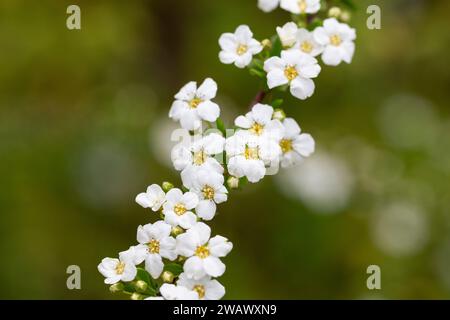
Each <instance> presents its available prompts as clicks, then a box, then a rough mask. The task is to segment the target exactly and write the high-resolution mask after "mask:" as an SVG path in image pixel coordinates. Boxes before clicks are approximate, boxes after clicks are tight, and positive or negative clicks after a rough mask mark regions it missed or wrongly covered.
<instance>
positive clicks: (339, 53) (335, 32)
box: [314, 18, 356, 66]
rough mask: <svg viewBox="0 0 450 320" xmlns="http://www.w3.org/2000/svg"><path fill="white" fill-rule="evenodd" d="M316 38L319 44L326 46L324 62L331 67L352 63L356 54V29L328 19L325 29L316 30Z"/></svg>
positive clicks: (324, 25) (324, 24)
mask: <svg viewBox="0 0 450 320" xmlns="http://www.w3.org/2000/svg"><path fill="white" fill-rule="evenodd" d="M314 38H315V39H316V41H317V42H318V43H320V44H321V45H323V46H325V49H324V51H323V54H322V60H323V62H324V63H325V64H327V65H330V66H337V65H339V64H340V63H341V62H342V61H345V62H346V63H350V62H352V59H353V54H354V53H355V44H354V42H353V41H354V40H355V39H356V31H355V29H352V28H350V27H349V26H348V25H347V24H345V23H339V22H338V21H337V20H336V19H335V18H330V19H326V20H325V21H324V22H323V27H318V28H316V29H315V30H314Z"/></svg>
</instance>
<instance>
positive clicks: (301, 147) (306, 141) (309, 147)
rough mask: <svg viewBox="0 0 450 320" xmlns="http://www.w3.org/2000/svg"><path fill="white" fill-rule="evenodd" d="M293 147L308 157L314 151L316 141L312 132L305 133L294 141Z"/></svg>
mask: <svg viewBox="0 0 450 320" xmlns="http://www.w3.org/2000/svg"><path fill="white" fill-rule="evenodd" d="M293 147H294V150H295V151H297V152H298V153H299V154H300V155H302V156H303V157H308V156H310V155H311V154H312V153H313V152H314V149H315V142H314V139H313V137H311V135H310V134H307V133H304V134H301V135H300V136H299V137H298V138H297V139H296V140H295V141H294V144H293Z"/></svg>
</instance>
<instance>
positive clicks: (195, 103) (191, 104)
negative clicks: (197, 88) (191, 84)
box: [189, 97, 203, 109]
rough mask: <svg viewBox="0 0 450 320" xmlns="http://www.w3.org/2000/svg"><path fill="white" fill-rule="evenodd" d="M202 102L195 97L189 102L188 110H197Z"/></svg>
mask: <svg viewBox="0 0 450 320" xmlns="http://www.w3.org/2000/svg"><path fill="white" fill-rule="evenodd" d="M202 102H203V100H202V99H200V98H197V97H195V98H194V99H192V100H191V101H189V108H191V109H195V108H197V107H198V105H199V104H200V103H202Z"/></svg>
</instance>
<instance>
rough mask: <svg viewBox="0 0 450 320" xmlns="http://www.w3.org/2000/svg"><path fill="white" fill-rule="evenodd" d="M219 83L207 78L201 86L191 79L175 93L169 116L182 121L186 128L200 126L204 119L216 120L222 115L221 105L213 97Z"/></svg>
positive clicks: (194, 128)
mask: <svg viewBox="0 0 450 320" xmlns="http://www.w3.org/2000/svg"><path fill="white" fill-rule="evenodd" d="M216 93H217V83H216V82H215V81H214V80H213V79H211V78H207V79H206V80H205V81H203V83H202V84H201V85H200V87H198V88H197V83H196V82H195V81H191V82H189V83H188V84H186V85H185V86H184V87H183V88H181V90H180V91H179V92H178V93H177V94H176V95H175V99H176V100H175V101H174V102H173V104H172V107H171V108H170V111H169V117H170V118H172V119H174V120H176V121H180V124H181V126H182V127H183V128H184V129H186V130H196V129H198V128H200V126H201V124H202V120H204V121H208V122H214V121H216V120H217V118H218V117H219V115H220V108H219V106H218V105H217V104H216V103H214V102H212V101H211V99H213V98H215V97H216Z"/></svg>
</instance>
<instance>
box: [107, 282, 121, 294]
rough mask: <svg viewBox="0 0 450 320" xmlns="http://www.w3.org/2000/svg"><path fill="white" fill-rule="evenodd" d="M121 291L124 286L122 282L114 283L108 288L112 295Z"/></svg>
mask: <svg viewBox="0 0 450 320" xmlns="http://www.w3.org/2000/svg"><path fill="white" fill-rule="evenodd" d="M123 289H124V285H123V283H122V282H117V283H114V284H113V285H111V286H110V287H109V291H111V292H112V293H117V292H122V291H123Z"/></svg>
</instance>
